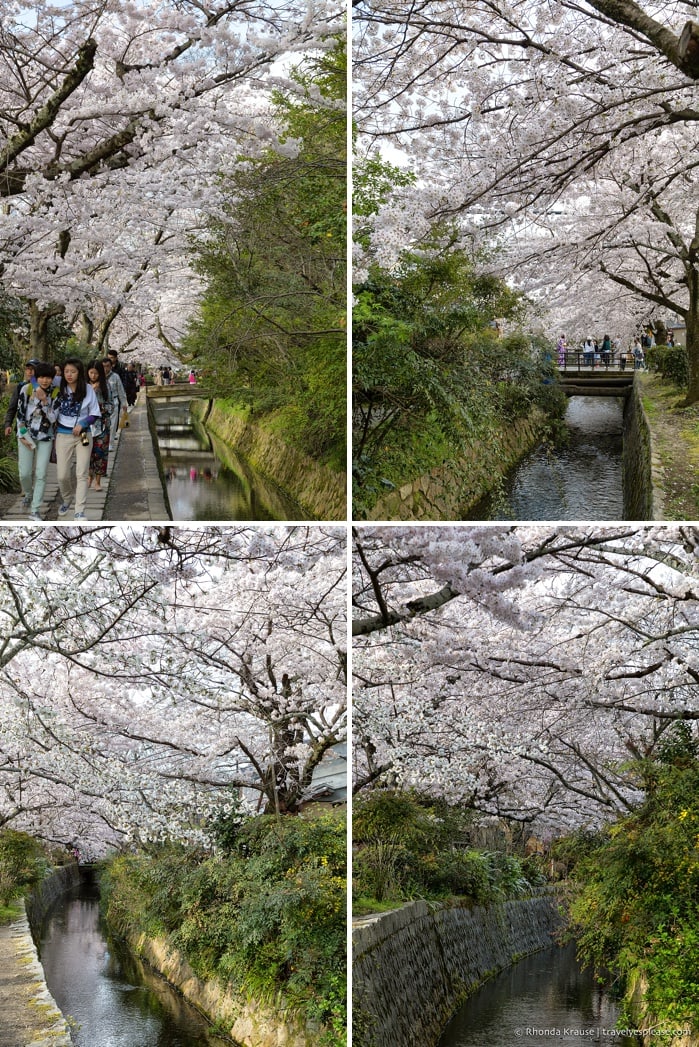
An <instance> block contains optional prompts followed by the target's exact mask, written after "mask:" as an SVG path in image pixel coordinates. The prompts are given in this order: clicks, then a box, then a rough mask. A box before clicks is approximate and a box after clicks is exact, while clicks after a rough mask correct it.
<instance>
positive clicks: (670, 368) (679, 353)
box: [646, 345, 689, 387]
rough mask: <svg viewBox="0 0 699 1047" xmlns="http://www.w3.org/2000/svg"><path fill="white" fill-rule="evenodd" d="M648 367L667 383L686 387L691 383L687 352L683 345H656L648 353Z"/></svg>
mask: <svg viewBox="0 0 699 1047" xmlns="http://www.w3.org/2000/svg"><path fill="white" fill-rule="evenodd" d="M646 366H647V367H648V370H649V371H655V372H656V373H657V374H659V375H660V376H661V378H663V379H664V380H665V381H667V382H673V383H674V384H675V385H679V386H680V387H684V386H686V385H687V383H688V382H689V361H688V358H687V350H686V349H685V348H684V346H681V345H672V346H669V345H655V346H652V347H651V348H650V349H648V350H647V351H646Z"/></svg>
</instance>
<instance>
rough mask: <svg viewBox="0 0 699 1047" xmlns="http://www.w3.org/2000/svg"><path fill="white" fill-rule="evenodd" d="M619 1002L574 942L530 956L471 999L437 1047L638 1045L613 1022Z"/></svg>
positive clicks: (454, 1019)
mask: <svg viewBox="0 0 699 1047" xmlns="http://www.w3.org/2000/svg"><path fill="white" fill-rule="evenodd" d="M618 1014H619V1008H618V1004H617V1003H616V1001H615V1000H614V999H612V998H611V996H610V995H609V993H608V992H607V991H606V990H605V989H603V988H601V987H600V986H599V985H597V984H596V983H595V981H594V978H593V974H592V971H590V970H587V971H583V970H581V968H580V965H579V964H578V963H577V961H576V959H575V945H574V944H573V943H571V944H570V945H567V946H565V947H564V948H559V947H558V946H554V947H552V948H551V949H545V950H544V951H543V952H539V953H536V954H535V955H534V956H528V957H526V958H525V959H524V960H520V962H519V963H517V964H515V965H514V966H513V967H510V968H508V969H507V970H506V971H503V972H502V974H499V975H498V976H497V977H496V978H493V979H491V981H489V982H487V983H486V984H485V985H484V986H483V988H482V989H479V991H478V992H477V993H476V994H475V995H474V996H472V997H471V999H470V1000H467V1001H466V1003H465V1004H464V1006H463V1007H462V1008H461V1009H460V1010H459V1011H458V1013H457V1014H456V1015H455V1016H454V1018H452V1020H451V1022H450V1023H449V1025H448V1026H447V1029H446V1031H445V1033H444V1035H443V1037H442V1039H441V1040H440V1041H439V1047H483V1045H484V1044H488V1047H513V1044H522V1047H551V1045H552V1044H553V1045H555V1047H570V1045H572V1044H580V1043H581V1042H582V1043H589V1042H592V1043H600V1044H607V1045H612V1044H623V1045H624V1047H629V1045H632V1044H634V1045H635V1044H637V1043H639V1042H640V1041H637V1040H636V1039H635V1038H633V1037H629V1036H620V1035H618V1034H617V1031H616V1030H615V1028H614V1026H615V1024H616V1021H617V1018H618Z"/></svg>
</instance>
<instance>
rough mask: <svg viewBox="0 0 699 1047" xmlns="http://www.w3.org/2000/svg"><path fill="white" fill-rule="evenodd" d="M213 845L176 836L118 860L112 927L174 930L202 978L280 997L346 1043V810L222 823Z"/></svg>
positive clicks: (110, 896)
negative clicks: (210, 848)
mask: <svg viewBox="0 0 699 1047" xmlns="http://www.w3.org/2000/svg"><path fill="white" fill-rule="evenodd" d="M218 825H219V830H220V834H221V841H222V842H223V843H224V847H223V848H222V849H221V851H220V852H219V853H217V854H206V853H203V852H200V851H191V850H187V849H186V848H184V847H181V846H176V845H168V846H165V847H162V848H160V849H159V850H158V851H156V852H155V853H153V854H137V855H122V856H119V857H117V858H115V859H113V860H112V861H111V862H110V863H109V864H108V867H107V869H106V872H105V874H104V877H103V881H102V893H103V899H104V905H105V915H106V918H107V923H108V925H109V926H110V927H111V928H112V929H114V930H115V931H117V932H118V933H121V934H135V933H140V932H142V931H146V932H147V933H148V934H150V935H151V936H157V935H168V936H169V937H170V940H171V941H172V943H173V945H174V946H175V947H176V948H178V949H180V950H181V951H182V952H183V953H184V955H185V956H186V958H187V960H188V962H189V963H190V964H191V966H192V967H193V969H194V970H195V971H196V973H197V974H198V975H199V976H200V977H202V978H204V979H214V980H218V981H219V982H221V983H222V984H224V985H227V984H228V983H232V984H233V987H234V988H235V989H236V990H237V991H239V992H241V993H242V994H243V995H246V996H248V997H250V998H255V999H260V1000H264V1001H267V1002H271V1003H275V1002H277V1001H278V1000H279V998H280V997H281V998H283V1001H284V1005H285V1006H288V1007H290V1008H291V1009H292V1010H295V1011H297V1012H299V1013H301V1014H302V1015H304V1016H305V1017H306V1018H307V1019H312V1020H315V1021H317V1022H319V1023H320V1024H321V1025H323V1026H324V1027H325V1029H326V1031H327V1036H328V1037H330V1039H329V1040H328V1043H332V1044H338V1045H339V1044H341V1043H343V1042H344V1040H343V1036H344V1028H345V1021H346V1013H345V989H344V987H345V980H346V949H345V937H346V919H345V915H346V836H345V832H346V824H345V819H344V816H342V815H341V814H336V813H332V814H328V815H323V816H321V817H318V818H314V819H308V820H306V819H304V818H293V817H285V818H282V819H277V818H276V817H274V816H261V817H258V818H252V819H249V820H248V821H246V822H245V823H244V824H243V823H241V822H240V821H239V820H238V821H236V819H235V816H234V817H233V819H231V818H230V817H229V816H226V817H225V818H222V819H220V820H219V822H218Z"/></svg>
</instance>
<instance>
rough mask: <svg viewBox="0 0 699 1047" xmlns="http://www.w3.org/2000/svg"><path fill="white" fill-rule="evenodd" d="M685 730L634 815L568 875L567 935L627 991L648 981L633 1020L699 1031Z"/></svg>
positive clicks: (698, 944)
mask: <svg viewBox="0 0 699 1047" xmlns="http://www.w3.org/2000/svg"><path fill="white" fill-rule="evenodd" d="M694 750H695V746H694V744H693V742H692V741H691V738H689V736H688V729H687V728H686V725H680V726H679V727H678V728H676V729H675V731H674V732H673V733H672V736H668V744H666V745H665V746H664V747H663V748H661V749H660V751H659V753H658V756H657V757H656V759H655V760H654V761H652V762H650V761H647V762H646V763H645V764H641V765H639V767H638V768H637V773H638V775H639V776H642V778H643V780H644V782H645V784H646V797H645V800H644V801H643V803H642V804H641V805H640V806H639V808H638V809H637V810H636V811H635V812H634V813H632V814H631V815H629V816H628V817H625V818H621V819H620V820H619V821H618V822H616V823H615V824H614V825H612V826H610V827H609V828H608V829H607V830H606V831H605V832H604V833H603V834H601V835H600V836H599V837H598V838H597V839H595V841H594V846H593V848H592V850H591V851H590V853H589V855H588V856H587V857H586V858H585V857H582V858H580V860H579V861H578V863H577V866H576V869H575V879H576V881H577V885H578V886H577V891H576V897H575V900H574V902H573V905H572V908H571V916H572V929H573V932H574V933H575V935H576V938H577V941H578V949H579V952H580V955H581V957H582V958H583V959H584V960H585V961H586V962H587V963H589V964H592V965H594V966H596V967H607V968H609V969H611V970H612V971H614V972H615V974H616V975H617V977H618V978H619V979H620V980H621V982H622V983H624V984H626V985H627V987H628V988H629V989H630V990H631V989H632V988H633V986H634V985H635V984H636V983H637V981H638V979H639V977H641V976H642V977H643V978H644V979H645V981H646V982H647V992H646V994H645V999H644V1002H643V1011H644V1013H643V1014H642V1015H634V1019H635V1020H636V1024H638V1022H639V1021H640V1018H641V1017H644V1016H645V1017H647V1018H648V1019H650V1020H652V1021H653V1022H655V1023H657V1024H659V1025H661V1026H662V1025H673V1026H677V1024H678V1023H685V1022H686V1023H689V1024H691V1026H692V1027H693V1029H695V1030H699V914H698V913H697V907H696V901H697V898H698V897H699V847H698V841H699V763H697V760H696V758H695V751H694Z"/></svg>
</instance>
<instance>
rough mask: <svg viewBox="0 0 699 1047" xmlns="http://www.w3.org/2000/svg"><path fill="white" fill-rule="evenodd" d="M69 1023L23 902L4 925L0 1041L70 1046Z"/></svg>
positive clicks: (14, 1045) (5, 1046)
mask: <svg viewBox="0 0 699 1047" xmlns="http://www.w3.org/2000/svg"><path fill="white" fill-rule="evenodd" d="M72 1042H73V1041H72V1039H71V1036H70V1031H69V1028H68V1025H67V1023H66V1021H65V1019H64V1017H63V1015H62V1014H61V1012H60V1011H59V1009H58V1007H57V1006H56V1003H55V1001H54V999H53V997H52V996H51V994H50V992H49V990H48V988H47V986H46V981H45V979H44V969H43V967H42V966H41V964H40V963H39V959H38V957H37V953H36V947H35V946H34V942H33V941H32V937H31V932H30V930H29V924H28V922H27V917H26V913H25V911H24V903H23V902H22V903H21V910H20V913H19V915H18V916H17V918H16V919H15V920H13V921H12V922H11V923H7V924H2V925H1V926H0V1043H1V1044H2V1047H69V1045H70V1044H72Z"/></svg>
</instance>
